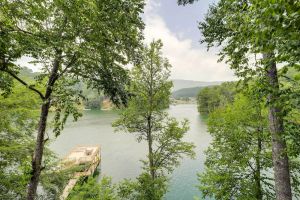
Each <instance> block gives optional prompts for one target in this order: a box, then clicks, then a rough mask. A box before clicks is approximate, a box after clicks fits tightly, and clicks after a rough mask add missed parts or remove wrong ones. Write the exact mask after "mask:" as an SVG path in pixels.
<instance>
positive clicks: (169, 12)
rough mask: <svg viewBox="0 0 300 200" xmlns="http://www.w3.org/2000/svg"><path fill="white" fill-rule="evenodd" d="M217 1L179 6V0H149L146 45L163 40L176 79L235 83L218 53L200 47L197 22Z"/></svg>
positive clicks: (209, 0) (146, 12)
mask: <svg viewBox="0 0 300 200" xmlns="http://www.w3.org/2000/svg"><path fill="white" fill-rule="evenodd" d="M216 1H217V0H199V1H197V2H195V3H194V4H193V5H187V6H178V5H177V0H147V5H146V8H145V14H144V16H143V18H144V21H145V24H146V28H145V38H146V43H149V42H150V41H152V40H153V39H161V40H162V41H163V43H164V47H163V53H164V56H165V57H167V58H168V59H169V61H170V63H171V64H172V66H173V68H172V73H171V74H172V75H171V76H172V77H171V78H173V79H186V80H198V81H228V80H233V79H234V76H233V72H232V71H231V70H230V69H229V67H228V66H227V65H226V64H225V63H218V62H217V60H218V56H217V55H216V52H217V51H216V50H214V49H212V51H209V52H207V51H206V47H205V45H203V44H200V43H199V41H200V39H201V37H202V36H201V33H200V31H199V29H198V22H199V21H202V20H203V17H204V15H205V13H206V12H207V9H208V7H209V5H210V4H212V3H214V2H216Z"/></svg>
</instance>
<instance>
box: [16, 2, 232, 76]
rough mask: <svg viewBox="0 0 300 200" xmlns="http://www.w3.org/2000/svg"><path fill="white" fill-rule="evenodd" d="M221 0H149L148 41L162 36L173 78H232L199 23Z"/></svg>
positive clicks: (146, 17)
mask: <svg viewBox="0 0 300 200" xmlns="http://www.w3.org/2000/svg"><path fill="white" fill-rule="evenodd" d="M216 1H217V0H199V1H196V2H195V3H194V4H192V5H186V6H178V5H177V0H146V6H145V10H144V14H143V16H142V17H143V20H144V22H145V25H146V26H145V30H144V35H145V43H147V44H149V43H150V42H151V41H153V40H157V39H161V40H162V42H163V44H164V46H163V49H162V51H163V55H164V57H166V58H168V59H169V61H170V64H171V65H172V68H171V79H184V80H195V81H231V80H235V77H234V73H233V71H231V70H230V69H229V66H228V65H226V64H225V63H218V62H217V61H218V56H217V50H216V49H211V50H210V51H207V48H206V46H205V44H200V42H199V41H200V40H201V37H202V35H201V32H200V31H199V29H198V23H199V22H200V21H202V20H203V18H204V16H205V14H206V12H207V10H208V7H209V5H210V4H212V3H214V2H216ZM29 61H31V59H30V58H29V57H22V58H21V59H20V60H19V61H18V64H22V65H23V66H27V67H29V68H31V69H33V70H34V71H38V70H39V69H40V66H38V65H36V66H34V65H32V64H29V63H28V62H29Z"/></svg>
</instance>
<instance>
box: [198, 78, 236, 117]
mask: <svg viewBox="0 0 300 200" xmlns="http://www.w3.org/2000/svg"><path fill="white" fill-rule="evenodd" d="M236 87H237V84H236V83H235V82H225V83H222V84H221V85H217V86H209V87H205V88H203V89H202V90H200V92H199V93H198V96H197V104H198V111H199V112H200V113H201V114H209V113H211V112H213V111H214V110H216V109H217V108H219V107H224V106H225V105H226V104H227V103H231V102H233V99H234V95H235V93H236V90H237V89H236Z"/></svg>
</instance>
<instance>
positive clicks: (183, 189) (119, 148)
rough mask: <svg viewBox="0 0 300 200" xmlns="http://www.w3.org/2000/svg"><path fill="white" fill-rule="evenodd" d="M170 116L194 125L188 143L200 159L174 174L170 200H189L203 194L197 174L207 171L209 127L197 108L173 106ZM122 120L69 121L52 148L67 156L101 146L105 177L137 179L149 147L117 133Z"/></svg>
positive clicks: (97, 115) (96, 115)
mask: <svg viewBox="0 0 300 200" xmlns="http://www.w3.org/2000/svg"><path fill="white" fill-rule="evenodd" d="M168 112H169V114H170V115H171V116H173V117H176V118H177V119H178V120H182V119H184V118H186V119H188V120H189V121H190V130H189V131H188V132H187V134H186V136H185V138H184V139H185V140H186V141H191V142H194V144H195V145H196V149H195V152H196V159H195V160H191V159H188V158H185V159H183V160H182V162H181V165H180V166H179V167H178V168H176V169H175V171H174V172H173V174H172V178H171V182H170V187H169V192H168V193H167V194H166V196H165V199H166V200H189V199H193V197H194V196H199V195H200V193H199V191H198V189H197V188H196V185H197V184H198V181H197V173H198V172H201V171H202V170H203V166H204V160H205V157H204V154H203V152H204V150H205V149H206V148H207V147H208V145H209V142H210V140H211V139H210V135H209V134H208V133H207V130H206V124H205V122H204V121H203V120H201V117H200V115H199V113H198V111H197V105H195V104H182V105H172V106H171V107H170V108H169V111H168ZM117 118H118V113H117V112H116V111H95V110H92V111H84V115H83V117H82V118H80V119H79V121H77V122H72V121H68V123H67V124H66V126H65V129H64V130H63V132H62V134H61V135H60V136H59V137H58V138H56V139H55V140H53V141H52V143H51V144H50V148H51V149H52V150H53V151H54V152H56V153H57V154H58V155H59V156H61V157H62V156H64V155H66V154H67V153H68V152H69V151H70V150H71V149H72V148H73V147H75V146H76V145H100V147H101V158H102V160H101V166H100V168H101V175H106V176H110V177H112V179H113V182H118V181H120V180H122V179H124V178H135V177H136V176H138V175H139V174H140V172H141V168H140V167H141V162H140V160H141V159H145V158H146V153H147V146H146V144H145V143H138V142H137V141H136V139H135V137H134V135H133V134H129V133H121V132H117V133H115V132H114V129H113V128H112V127H111V123H112V122H113V121H114V120H116V119H117Z"/></svg>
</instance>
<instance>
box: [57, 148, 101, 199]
mask: <svg viewBox="0 0 300 200" xmlns="http://www.w3.org/2000/svg"><path fill="white" fill-rule="evenodd" d="M100 162H101V156H100V147H99V146H77V147H75V148H74V149H73V150H71V151H70V152H69V154H68V155H67V156H65V158H64V159H63V160H62V162H61V167H62V168H64V169H65V168H71V167H75V166H80V165H83V166H84V165H86V167H84V169H83V170H81V171H80V172H75V173H74V175H73V178H72V179H70V180H69V182H68V184H67V185H66V187H65V189H64V191H63V193H62V195H61V197H60V199H61V200H64V199H66V198H67V197H68V196H69V193H70V192H71V190H72V189H73V188H74V186H75V185H76V183H77V181H78V180H79V179H80V177H84V176H90V175H92V174H94V172H95V170H96V169H97V167H98V165H99V164H100Z"/></svg>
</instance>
